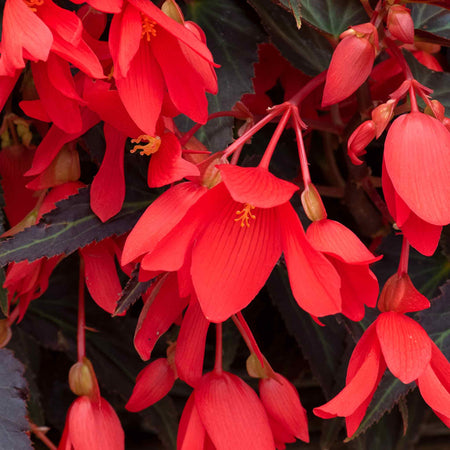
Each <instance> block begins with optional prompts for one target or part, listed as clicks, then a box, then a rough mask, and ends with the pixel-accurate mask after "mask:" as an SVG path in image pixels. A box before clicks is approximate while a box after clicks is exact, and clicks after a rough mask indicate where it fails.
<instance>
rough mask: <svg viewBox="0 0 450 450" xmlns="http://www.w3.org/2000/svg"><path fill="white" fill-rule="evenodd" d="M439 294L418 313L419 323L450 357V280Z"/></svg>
mask: <svg viewBox="0 0 450 450" xmlns="http://www.w3.org/2000/svg"><path fill="white" fill-rule="evenodd" d="M441 292H442V293H441V295H439V296H438V297H436V298H435V299H433V300H431V307H430V308H429V309H426V310H424V311H421V312H420V313H419V317H420V324H421V325H422V326H423V327H424V328H425V330H426V332H427V333H428V335H429V336H430V338H431V339H433V341H434V342H435V343H436V345H437V346H438V347H439V348H440V349H441V351H442V353H444V355H445V356H446V357H447V358H450V330H449V324H450V308H449V305H450V281H447V283H446V284H445V285H444V286H443V287H442V288H441Z"/></svg>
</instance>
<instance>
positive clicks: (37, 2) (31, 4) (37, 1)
mask: <svg viewBox="0 0 450 450" xmlns="http://www.w3.org/2000/svg"><path fill="white" fill-rule="evenodd" d="M24 2H25V4H26V5H27V6H28V8H30V9H31V11H33V12H36V11H37V8H36V7H37V6H42V5H43V4H44V0H24Z"/></svg>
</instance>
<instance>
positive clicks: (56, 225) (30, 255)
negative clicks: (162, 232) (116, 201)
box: [0, 188, 151, 266]
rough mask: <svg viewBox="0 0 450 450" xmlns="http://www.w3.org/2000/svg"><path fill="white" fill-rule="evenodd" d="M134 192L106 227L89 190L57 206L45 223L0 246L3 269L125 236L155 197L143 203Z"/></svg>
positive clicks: (42, 221)
mask: <svg viewBox="0 0 450 450" xmlns="http://www.w3.org/2000/svg"><path fill="white" fill-rule="evenodd" d="M133 194H134V192H130V190H129V191H128V192H127V197H128V198H125V202H124V204H123V207H122V210H121V211H120V212H119V213H118V214H117V215H116V216H114V217H113V218H112V219H110V220H109V221H108V222H106V223H102V222H101V221H100V220H99V219H98V218H97V216H96V215H95V214H94V213H93V212H92V210H91V208H90V206H89V200H90V197H89V188H83V189H81V190H80V191H79V193H78V194H76V195H73V196H71V197H69V198H68V199H66V200H62V201H61V202H58V203H57V207H56V208H55V209H54V210H52V211H51V212H50V213H48V214H45V215H44V216H43V217H42V219H41V221H40V222H39V223H38V224H37V225H34V226H32V227H29V228H26V229H25V230H24V231H22V232H20V233H17V234H16V235H14V236H13V237H12V238H9V239H7V240H5V241H3V242H1V243H0V266H4V265H5V264H8V263H10V262H12V261H22V260H24V259H28V261H34V260H36V259H38V258H41V257H43V256H47V257H51V256H54V255H60V254H63V253H65V254H69V253H71V252H73V251H75V250H77V249H78V248H80V247H83V246H85V245H87V244H90V243H91V242H94V241H101V240H102V239H105V238H107V237H109V236H112V235H121V234H123V233H125V232H127V231H129V230H130V229H131V227H133V226H134V224H135V223H136V222H137V220H138V218H139V217H140V215H141V214H142V213H143V211H144V210H145V208H146V207H147V206H148V205H149V204H150V203H151V197H150V196H149V195H148V194H147V198H146V199H145V200H142V195H141V197H140V198H141V199H140V200H132V199H133V198H136V197H135V196H134V195H133Z"/></svg>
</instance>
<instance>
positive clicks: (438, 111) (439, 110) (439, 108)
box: [423, 100, 445, 122]
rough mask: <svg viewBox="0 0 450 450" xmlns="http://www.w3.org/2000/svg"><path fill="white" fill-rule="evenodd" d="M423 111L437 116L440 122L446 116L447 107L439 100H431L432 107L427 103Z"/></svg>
mask: <svg viewBox="0 0 450 450" xmlns="http://www.w3.org/2000/svg"><path fill="white" fill-rule="evenodd" d="M423 112H424V113H425V114H428V115H429V116H431V117H436V119H437V120H439V121H440V122H443V120H444V118H445V107H444V105H443V104H442V103H441V102H440V101H438V100H431V107H430V106H428V105H427V106H426V107H425V110H424V111H423Z"/></svg>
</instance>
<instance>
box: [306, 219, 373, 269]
mask: <svg viewBox="0 0 450 450" xmlns="http://www.w3.org/2000/svg"><path fill="white" fill-rule="evenodd" d="M306 238H307V239H308V241H309V243H310V244H311V245H312V246H313V247H314V248H315V249H316V250H318V251H319V252H324V253H329V254H330V255H332V256H334V257H335V258H337V259H340V260H341V261H344V262H346V263H350V264H371V263H373V262H375V261H379V260H380V259H381V256H378V257H377V256H374V255H373V254H372V253H371V252H370V251H369V250H367V248H366V246H365V245H364V244H363V243H362V242H361V241H360V240H359V238H358V237H357V236H356V234H354V233H353V232H352V231H350V230H349V229H348V228H347V227H346V226H344V225H342V224H341V223H339V222H336V221H334V220H330V219H323V220H319V221H316V222H312V223H311V225H310V226H309V227H308V229H307V230H306Z"/></svg>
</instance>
